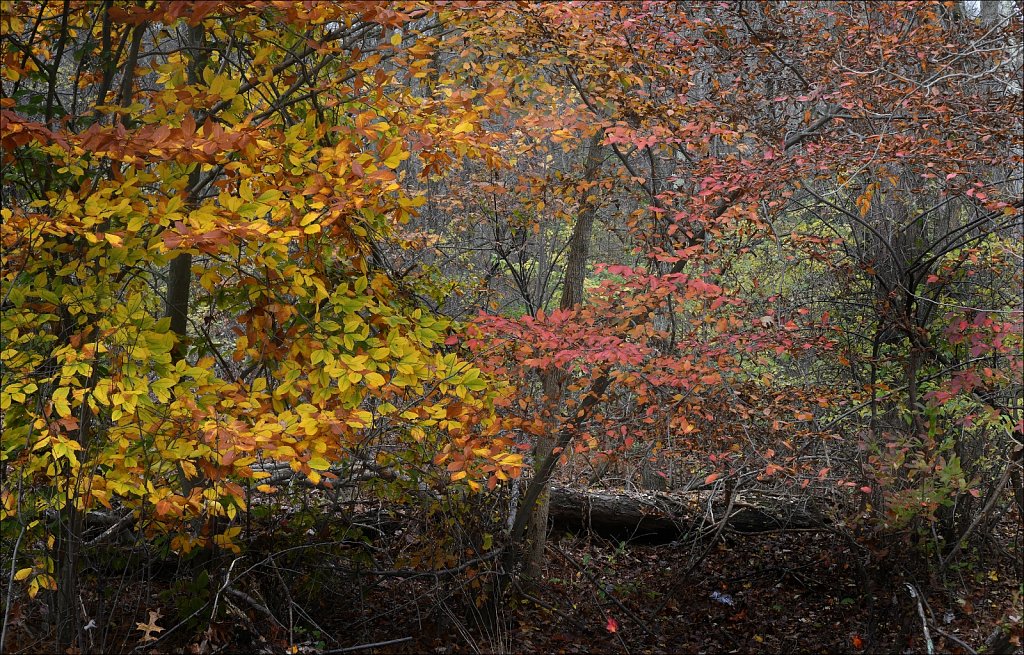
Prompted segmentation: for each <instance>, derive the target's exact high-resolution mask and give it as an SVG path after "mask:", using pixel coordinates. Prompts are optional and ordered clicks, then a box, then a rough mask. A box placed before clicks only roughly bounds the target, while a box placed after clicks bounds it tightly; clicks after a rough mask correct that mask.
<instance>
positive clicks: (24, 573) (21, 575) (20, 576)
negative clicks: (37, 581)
mask: <svg viewBox="0 0 1024 655" xmlns="http://www.w3.org/2000/svg"><path fill="white" fill-rule="evenodd" d="M30 575H32V567H28V568H24V569H21V570H19V571H18V572H17V573H15V574H14V579H15V580H17V581H19V582H20V581H22V580H24V579H25V578H27V577H28V576H30Z"/></svg>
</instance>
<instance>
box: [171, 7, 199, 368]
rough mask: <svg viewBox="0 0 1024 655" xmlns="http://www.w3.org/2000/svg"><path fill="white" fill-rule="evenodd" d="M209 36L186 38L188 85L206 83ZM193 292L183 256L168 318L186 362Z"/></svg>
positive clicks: (194, 178) (193, 193)
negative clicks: (205, 69)
mask: <svg viewBox="0 0 1024 655" xmlns="http://www.w3.org/2000/svg"><path fill="white" fill-rule="evenodd" d="M204 37H205V32H204V29H203V26H202V25H197V26H195V27H189V28H188V31H187V36H186V39H185V40H186V51H187V52H190V58H191V61H190V62H189V67H188V81H189V83H190V84H196V83H198V82H199V81H200V80H202V71H203V68H205V67H206V54H205V52H204V51H203V49H202V46H203V41H204ZM201 180H202V175H201V174H200V167H199V166H198V165H197V166H196V168H195V170H194V171H193V172H192V174H191V175H190V176H189V180H188V186H189V203H188V204H189V206H190V207H191V206H192V205H193V204H194V203H195V202H196V200H197V197H198V195H199V186H200V184H201ZM191 288H192V254H191V253H187V252H183V253H181V254H179V255H178V256H176V257H175V258H174V259H172V260H171V264H170V266H169V268H168V271H167V296H166V300H165V314H166V316H168V317H169V318H170V319H171V332H173V333H174V336H175V337H176V338H177V342H176V343H175V344H174V350H173V353H172V354H173V357H174V359H175V360H178V359H183V358H184V357H185V355H186V354H187V352H188V346H187V344H186V337H187V335H188V307H189V291H190V290H191Z"/></svg>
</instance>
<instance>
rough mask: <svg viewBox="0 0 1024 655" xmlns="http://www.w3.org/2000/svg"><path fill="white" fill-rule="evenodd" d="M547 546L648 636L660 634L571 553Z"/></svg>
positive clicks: (655, 636) (656, 636) (656, 637)
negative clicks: (606, 588) (602, 584)
mask: <svg viewBox="0 0 1024 655" xmlns="http://www.w3.org/2000/svg"><path fill="white" fill-rule="evenodd" d="M548 548H549V549H550V550H553V551H554V552H556V553H558V554H559V555H561V556H562V558H563V559H564V560H565V561H566V562H568V563H569V564H571V565H572V566H573V567H575V568H576V570H577V571H579V572H580V573H582V574H583V575H585V576H586V577H587V579H588V580H590V584H592V585H594V587H596V588H597V589H600V590H601V591H604V593H605V595H606V596H608V598H609V599H611V601H612V602H613V603H615V605H616V606H618V608H619V609H620V610H622V611H623V613H625V614H626V615H627V616H629V618H631V619H633V621H635V622H636V624H637V625H639V626H640V627H641V628H642V629H643V631H644V632H646V633H647V635H648V636H650V637H654V638H655V639H658V638H659V637H660V635H658V634H657V633H656V632H654V631H653V630H651V628H649V627H648V626H647V624H646V623H644V621H643V619H641V618H640V617H639V616H637V615H636V613H635V612H634V611H633V610H631V609H629V608H628V607H626V606H625V605H623V604H622V601H620V600H619V599H618V598H616V597H615V596H614V595H612V594H611V593H609V592H608V591H607V590H605V588H604V587H602V586H601V582H600V581H599V580H598V579H597V578H595V577H594V576H593V575H592V574H591V573H590V571H588V570H587V569H586V567H585V566H583V565H582V564H580V563H579V562H577V561H576V560H575V559H573V557H572V556H571V555H569V554H568V553H565V552H562V549H561V548H559V547H558V546H554V545H549V546H548Z"/></svg>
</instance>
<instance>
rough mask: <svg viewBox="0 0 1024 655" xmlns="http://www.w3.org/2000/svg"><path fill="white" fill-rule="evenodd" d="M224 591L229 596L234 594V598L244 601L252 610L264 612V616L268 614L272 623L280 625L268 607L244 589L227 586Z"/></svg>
mask: <svg viewBox="0 0 1024 655" xmlns="http://www.w3.org/2000/svg"><path fill="white" fill-rule="evenodd" d="M224 593H225V594H227V595H229V596H234V597H235V598H237V599H239V600H242V601H245V603H246V604H247V605H249V607H251V608H253V609H254V610H256V611H257V612H259V613H260V614H264V615H266V616H269V617H270V619H271V620H272V621H273V622H274V623H276V624H278V625H281V622H280V621H279V620H278V619H277V617H276V616H274V613H273V612H271V611H270V608H269V607H267V606H266V605H264V604H263V603H261V602H260V601H258V600H256V599H255V598H253V597H252V596H250V595H249V594H247V593H245V592H244V591H239V590H238V589H232V588H229V589H227V590H226V591H225V592H224Z"/></svg>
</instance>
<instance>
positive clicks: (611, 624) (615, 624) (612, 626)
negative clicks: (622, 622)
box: [604, 616, 619, 632]
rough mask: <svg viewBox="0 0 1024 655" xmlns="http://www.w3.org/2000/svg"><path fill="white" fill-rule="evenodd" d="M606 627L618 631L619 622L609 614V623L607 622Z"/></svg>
mask: <svg viewBox="0 0 1024 655" xmlns="http://www.w3.org/2000/svg"><path fill="white" fill-rule="evenodd" d="M604 629H605V630H607V631H608V632H618V630H619V622H618V621H616V620H615V619H613V618H612V617H610V616H609V617H608V623H607V624H605V626H604Z"/></svg>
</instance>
